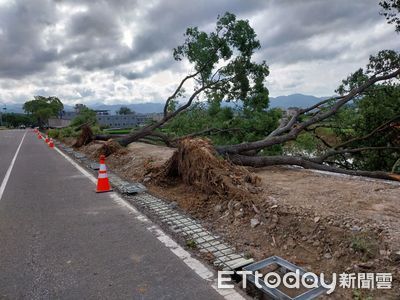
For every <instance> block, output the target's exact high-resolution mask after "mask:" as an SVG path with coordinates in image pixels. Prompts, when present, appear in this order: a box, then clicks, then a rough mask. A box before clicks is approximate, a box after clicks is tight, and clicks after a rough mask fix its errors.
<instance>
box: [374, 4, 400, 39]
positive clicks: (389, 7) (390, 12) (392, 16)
mask: <svg viewBox="0 0 400 300" xmlns="http://www.w3.org/2000/svg"><path fill="white" fill-rule="evenodd" d="M379 5H380V6H381V7H382V11H381V14H382V15H384V16H385V17H386V19H387V21H388V23H389V24H394V25H395V26H396V31H397V32H400V17H399V13H400V1H399V0H382V1H380V2H379Z"/></svg>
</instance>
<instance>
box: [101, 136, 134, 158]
mask: <svg viewBox="0 0 400 300" xmlns="http://www.w3.org/2000/svg"><path fill="white" fill-rule="evenodd" d="M99 143H100V142H99ZM101 144H102V146H101V147H100V148H98V149H97V150H96V152H95V157H100V155H105V156H106V157H107V156H110V155H111V154H125V153H127V150H126V149H125V148H124V147H122V146H121V145H120V144H118V143H117V142H116V141H114V140H108V141H106V142H101Z"/></svg>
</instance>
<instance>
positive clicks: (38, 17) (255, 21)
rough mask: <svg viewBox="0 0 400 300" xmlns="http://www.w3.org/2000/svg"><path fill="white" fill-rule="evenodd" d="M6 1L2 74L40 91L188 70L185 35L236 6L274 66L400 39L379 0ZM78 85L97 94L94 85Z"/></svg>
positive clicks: (0, 15)
mask: <svg viewBox="0 0 400 300" xmlns="http://www.w3.org/2000/svg"><path fill="white" fill-rule="evenodd" d="M0 1H2V2H0V3H2V4H0V80H2V79H3V80H8V79H10V78H14V79H24V80H25V81H24V82H23V83H24V84H32V85H34V86H37V89H38V90H40V89H41V88H42V87H52V86H53V87H56V88H58V89H59V90H57V91H60V89H61V87H62V86H63V85H65V86H67V85H68V84H70V85H75V86H77V85H83V84H87V82H88V81H90V80H92V79H90V78H91V76H92V75H93V76H96V74H97V75H98V76H99V77H98V78H96V80H92V83H93V85H96V84H97V85H99V84H100V83H99V80H100V81H101V80H104V78H105V80H112V81H117V80H122V81H124V80H126V79H129V80H133V81H135V80H140V79H144V78H148V77H150V76H151V75H154V74H157V73H158V72H160V71H163V70H171V71H172V72H175V73H179V72H180V71H182V69H180V68H182V67H179V66H182V64H179V63H178V64H177V63H176V62H175V61H174V60H173V58H172V49H173V48H174V47H176V46H177V45H179V44H181V43H182V42H183V39H184V37H183V33H184V32H185V30H186V28H187V27H190V26H198V27H200V28H201V29H203V30H212V29H213V27H214V26H215V21H216V19H217V16H218V15H222V14H224V13H225V12H226V11H230V12H233V13H235V14H237V15H238V17H239V18H246V19H249V20H250V24H251V25H252V26H253V27H254V28H255V30H256V32H257V34H258V37H259V39H260V41H261V44H262V49H261V50H260V51H259V52H258V54H257V59H265V60H266V61H267V63H269V64H271V65H272V64H278V65H280V66H283V67H285V66H290V65H293V64H295V63H299V62H300V63H305V64H307V63H312V62H315V61H318V62H329V63H331V66H332V68H335V67H336V66H337V65H339V61H340V60H341V59H342V60H343V59H344V58H343V57H345V59H347V60H348V61H351V60H354V59H355V58H357V59H359V57H363V59H364V58H365V57H366V58H367V57H368V55H369V54H373V52H374V51H375V50H376V49H383V48H388V47H395V48H396V47H397V49H398V48H399V46H398V45H399V44H398V42H397V41H398V36H396V35H395V33H394V28H393V32H392V33H390V32H389V31H387V30H384V31H379V30H377V29H376V26H377V25H379V24H381V25H382V24H386V22H385V19H384V18H383V17H382V16H380V15H379V6H378V0H354V1H348V0H346V1H345V0H335V1H326V0H302V1H292V0H269V1H267V0H252V1H247V0H219V1H215V0H207V1H185V0H168V1H162V0H158V1H154V2H148V1H133V0H113V1H111V0H29V1H26V0H15V1H11V0H10V1H9V2H4V1H5V0H0ZM374 28H375V31H374ZM127 36H128V37H127ZM396 38H397V40H396ZM357 61H359V60H357ZM143 65H145V66H146V67H145V68H144V67H142V66H143ZM360 66H362V65H360ZM54 74H56V75H57V74H61V75H57V76H55V75H54ZM107 74H108V75H107ZM110 74H111V75H110ZM46 76H47V78H46ZM107 76H108V77H107ZM30 78H33V79H30ZM87 78H89V79H90V80H86V79H87ZM99 78H101V79H99ZM12 82H14V83H13V84H17V83H18V80H16V81H12ZM0 84H1V86H9V85H7V84H6V85H4V84H3V83H1V82H0ZM21 84H22V83H21ZM101 88H102V90H103V93H104V94H106V93H107V92H106V87H104V86H101ZM44 90H46V89H44ZM65 90H66V94H68V93H69V91H70V90H71V89H68V88H67V87H66V88H65ZM74 90H75V89H74ZM76 90H77V89H76ZM77 91H78V92H79V93H80V94H81V95H82V96H83V95H86V97H90V96H96V95H95V93H96V88H93V87H91V89H89V88H88V90H86V91H90V92H88V93H87V92H85V89H82V90H77ZM80 91H81V92H82V93H81V92H80ZM0 92H1V91H0ZM92 92H93V93H94V94H93V93H92ZM113 92H114V91H113V90H110V91H109V93H110V94H112V93H113ZM68 95H69V94H68Z"/></svg>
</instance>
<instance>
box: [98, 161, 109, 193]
mask: <svg viewBox="0 0 400 300" xmlns="http://www.w3.org/2000/svg"><path fill="white" fill-rule="evenodd" d="M111 190H112V189H111V186H110V183H109V182H108V176H107V168H106V157H105V156H104V155H100V168H99V176H98V178H97V189H96V193H104V192H109V191H111Z"/></svg>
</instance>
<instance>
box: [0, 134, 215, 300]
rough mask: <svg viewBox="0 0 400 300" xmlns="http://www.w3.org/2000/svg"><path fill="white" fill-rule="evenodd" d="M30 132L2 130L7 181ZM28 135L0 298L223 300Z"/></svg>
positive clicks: (5, 244) (8, 209)
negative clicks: (12, 162) (19, 146)
mask: <svg viewBox="0 0 400 300" xmlns="http://www.w3.org/2000/svg"><path fill="white" fill-rule="evenodd" d="M24 133H25V131H23V130H14V131H0V183H1V182H2V181H3V178H4V176H5V174H6V171H7V169H8V167H9V165H10V163H11V161H12V158H13V157H14V154H15V152H16V150H17V148H18V145H19V144H20V142H21V139H22V137H23V135H24ZM94 189H95V186H94V184H93V183H92V182H91V181H90V180H89V179H88V178H87V177H85V176H84V175H82V173H80V172H79V171H78V170H77V169H76V168H75V167H74V166H72V165H71V164H70V163H69V162H68V161H67V160H66V159H64V158H63V157H62V156H61V155H60V154H59V153H57V152H56V151H54V150H52V149H50V148H48V147H47V146H46V145H45V144H44V143H43V141H39V140H38V139H37V138H36V136H35V135H34V133H32V132H30V131H29V130H27V133H26V136H25V139H24V141H23V143H22V145H21V148H20V152H19V154H18V156H17V158H16V161H15V165H14V167H13V169H12V171H11V173H10V177H9V180H8V183H7V185H6V187H5V189H4V193H3V196H2V197H1V196H0V197H1V199H0V299H222V297H221V296H220V295H219V294H218V293H217V292H216V291H215V290H214V289H213V288H211V286H210V284H209V283H208V282H206V281H205V280H203V279H201V278H200V277H199V276H198V275H197V274H196V273H195V272H194V271H193V270H192V269H190V268H189V267H188V266H187V265H186V264H185V263H184V262H183V261H182V260H180V259H179V258H178V257H177V256H175V255H174V254H173V253H172V252H171V251H170V250H169V249H168V248H167V247H166V246H164V245H163V244H162V243H161V242H160V241H159V240H157V239H156V237H155V236H154V235H153V234H152V233H151V232H150V231H148V230H147V229H146V228H145V225H144V224H143V222H140V221H138V220H137V219H135V218H133V217H132V215H131V214H130V213H129V211H128V210H126V209H124V208H123V207H121V206H119V205H118V204H116V203H115V201H113V200H112V199H111V197H110V195H109V194H107V193H105V194H96V193H95V192H94Z"/></svg>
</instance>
